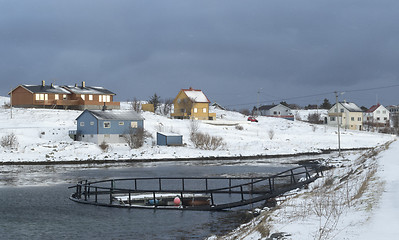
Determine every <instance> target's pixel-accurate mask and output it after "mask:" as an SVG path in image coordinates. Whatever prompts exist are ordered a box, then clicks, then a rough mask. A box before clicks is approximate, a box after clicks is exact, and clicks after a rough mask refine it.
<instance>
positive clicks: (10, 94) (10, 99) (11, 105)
mask: <svg viewBox="0 0 399 240" xmlns="http://www.w3.org/2000/svg"><path fill="white" fill-rule="evenodd" d="M12 90H13V89H12V88H11V92H10V93H11V94H10V111H11V119H12Z"/></svg>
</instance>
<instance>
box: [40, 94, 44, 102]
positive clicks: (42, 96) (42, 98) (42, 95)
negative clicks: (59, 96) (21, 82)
mask: <svg viewBox="0 0 399 240" xmlns="http://www.w3.org/2000/svg"><path fill="white" fill-rule="evenodd" d="M40 100H42V101H43V100H44V94H43V93H40Z"/></svg>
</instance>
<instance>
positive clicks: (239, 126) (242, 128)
mask: <svg viewBox="0 0 399 240" xmlns="http://www.w3.org/2000/svg"><path fill="white" fill-rule="evenodd" d="M236 129H237V130H240V131H241V130H244V127H243V126H241V125H236Z"/></svg>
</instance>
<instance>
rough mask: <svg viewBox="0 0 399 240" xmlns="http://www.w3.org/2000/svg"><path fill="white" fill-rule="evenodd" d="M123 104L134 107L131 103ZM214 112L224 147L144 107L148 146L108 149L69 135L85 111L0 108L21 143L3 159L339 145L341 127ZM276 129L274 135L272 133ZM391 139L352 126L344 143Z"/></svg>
mask: <svg viewBox="0 0 399 240" xmlns="http://www.w3.org/2000/svg"><path fill="white" fill-rule="evenodd" d="M2 99H4V98H2ZM121 106H122V108H124V109H126V108H129V104H128V103H122V104H121ZM211 112H216V114H217V122H218V123H222V124H220V125H211V124H206V123H205V122H199V131H200V132H205V133H209V134H210V135H212V136H219V137H222V138H223V140H224V142H225V147H223V148H221V149H217V150H214V151H206V150H199V149H196V148H194V146H193V144H192V143H191V141H190V140H189V125H190V121H189V120H175V119H169V118H166V117H164V116H160V115H155V114H153V113H149V112H144V113H142V115H143V117H144V118H145V121H144V128H145V130H146V131H147V132H149V134H150V135H151V136H152V138H149V139H147V140H146V142H145V144H144V146H143V147H141V148H139V149H130V148H129V147H128V146H127V145H126V144H111V149H110V150H109V151H108V152H103V151H102V150H101V149H100V148H99V147H98V146H97V145H95V144H92V143H85V142H74V141H72V139H71V138H69V136H68V130H74V129H76V121H75V119H76V118H77V117H78V116H79V114H80V113H81V111H73V110H50V109H17V108H14V109H13V118H12V119H11V118H10V109H3V108H0V138H1V137H3V136H6V135H8V134H10V133H14V134H15V135H16V137H17V139H18V143H19V146H18V148H17V149H8V148H5V147H0V152H1V155H0V162H9V161H15V162H17V161H71V160H108V159H112V160H117V159H175V158H193V157H210V156H241V155H242V156H250V155H272V154H296V153H303V152H318V151H320V149H335V148H337V133H336V129H335V128H332V127H329V126H324V125H310V124H308V123H304V122H300V121H295V122H293V121H288V120H284V119H277V118H268V117H259V118H258V120H259V122H258V123H252V122H248V121H246V116H244V115H242V114H240V113H237V112H230V111H223V110H218V109H211ZM223 123H225V124H223ZM237 124H238V125H239V126H241V127H242V129H241V128H239V127H237V126H236V125H237ZM157 131H161V132H171V133H178V134H182V135H183V142H184V143H185V144H186V146H184V147H166V146H156V145H155V142H156V139H155V138H156V132H157ZM272 132H273V137H270V136H271V133H272ZM391 139H392V136H390V135H384V134H378V133H367V132H358V131H350V130H346V131H342V136H341V146H342V147H343V148H360V147H373V146H376V145H380V144H383V143H385V142H387V141H389V140H391Z"/></svg>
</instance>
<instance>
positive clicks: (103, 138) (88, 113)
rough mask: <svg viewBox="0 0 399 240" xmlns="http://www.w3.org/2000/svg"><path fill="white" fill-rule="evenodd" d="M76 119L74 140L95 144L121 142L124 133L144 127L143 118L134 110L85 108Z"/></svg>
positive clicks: (123, 139)
mask: <svg viewBox="0 0 399 240" xmlns="http://www.w3.org/2000/svg"><path fill="white" fill-rule="evenodd" d="M76 121H77V131H76V140H78V141H85V142H93V143H96V144H101V143H102V142H106V143H123V142H126V140H125V136H124V135H127V134H132V133H133V134H134V133H135V132H136V131H137V129H139V128H144V118H143V117H141V115H140V114H138V113H136V112H134V111H124V110H85V111H84V112H83V113H82V114H80V115H79V117H78V118H77V119H76Z"/></svg>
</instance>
